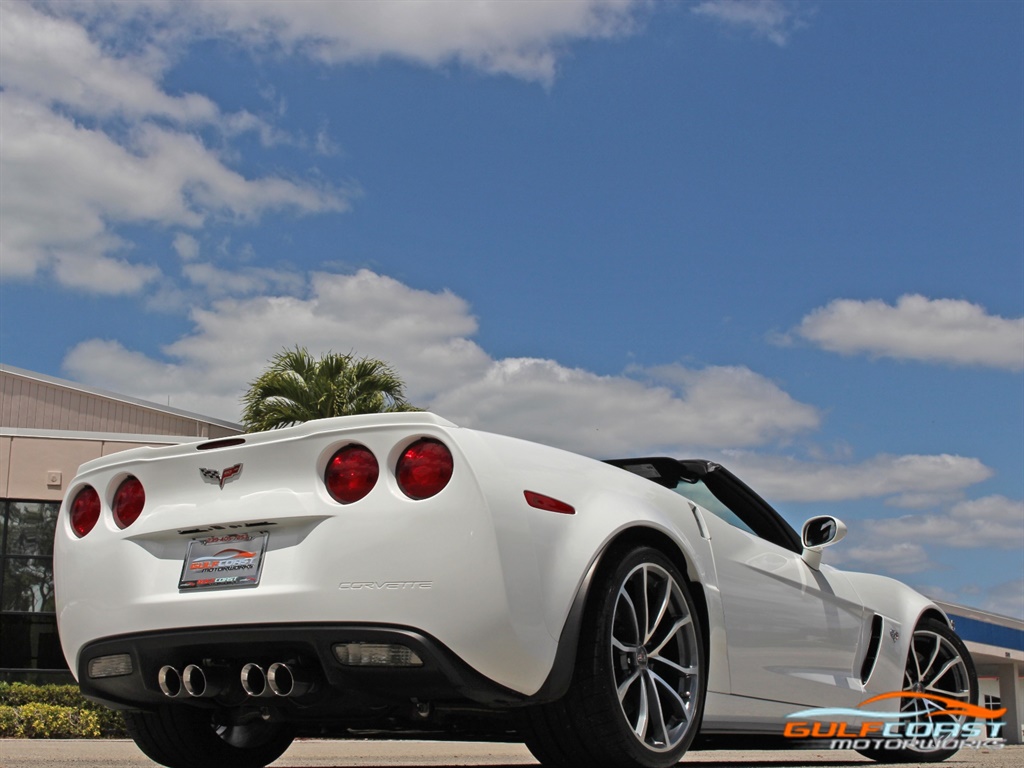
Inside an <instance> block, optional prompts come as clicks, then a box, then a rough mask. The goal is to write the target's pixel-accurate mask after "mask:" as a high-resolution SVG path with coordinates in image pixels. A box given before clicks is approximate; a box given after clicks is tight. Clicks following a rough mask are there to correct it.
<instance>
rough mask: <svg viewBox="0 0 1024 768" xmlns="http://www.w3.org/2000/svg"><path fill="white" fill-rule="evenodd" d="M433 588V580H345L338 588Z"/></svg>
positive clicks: (354, 589) (348, 589)
mask: <svg viewBox="0 0 1024 768" xmlns="http://www.w3.org/2000/svg"><path fill="white" fill-rule="evenodd" d="M433 588H434V582H432V581H343V582H341V583H340V584H339V585H338V589H342V590H346V591H350V592H354V591H358V590H368V591H373V592H380V591H384V590H388V591H394V590H413V589H433Z"/></svg>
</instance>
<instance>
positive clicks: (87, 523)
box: [71, 485, 100, 538]
mask: <svg viewBox="0 0 1024 768" xmlns="http://www.w3.org/2000/svg"><path fill="white" fill-rule="evenodd" d="M99 519H100V495H99V494H98V493H96V489H95V488H93V487H92V486H91V485H87V486H85V487H84V488H83V489H82V490H80V491H79V492H78V493H77V494H75V500H74V501H72V502H71V529H72V530H73V531H74V532H75V535H76V536H78V538H82V537H83V536H85V534H87V533H88V532H89V531H91V530H92V529H93V527H94V526H95V525H96V521H97V520H99Z"/></svg>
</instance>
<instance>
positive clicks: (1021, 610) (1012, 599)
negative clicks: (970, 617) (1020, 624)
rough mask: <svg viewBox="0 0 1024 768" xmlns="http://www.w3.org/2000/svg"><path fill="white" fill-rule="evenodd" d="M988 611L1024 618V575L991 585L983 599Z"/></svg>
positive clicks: (983, 604)
mask: <svg viewBox="0 0 1024 768" xmlns="http://www.w3.org/2000/svg"><path fill="white" fill-rule="evenodd" d="M981 607H982V608H984V609H985V610H986V611H992V612H993V613H999V614H1002V615H1003V616H1013V617H1014V618H1018V619H1024V577H1021V578H1016V579H1011V580H1010V581H1004V582H1002V583H1001V584H996V585H995V586H992V587H989V588H988V589H987V590H985V594H984V596H983V599H982V601H981Z"/></svg>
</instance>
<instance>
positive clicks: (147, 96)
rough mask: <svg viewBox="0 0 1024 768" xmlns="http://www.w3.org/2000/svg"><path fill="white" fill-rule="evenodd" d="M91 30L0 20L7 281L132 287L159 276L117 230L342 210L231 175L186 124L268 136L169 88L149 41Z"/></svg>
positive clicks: (1, 222) (337, 203) (335, 197)
mask: <svg viewBox="0 0 1024 768" xmlns="http://www.w3.org/2000/svg"><path fill="white" fill-rule="evenodd" d="M124 5H127V4H124ZM99 7H100V6H99V5H98V4H81V5H79V4H57V5H55V6H51V9H54V10H57V11H69V12H78V11H82V12H83V13H87V12H89V11H90V10H95V9H97V8H99ZM154 7H157V6H154ZM168 9H169V7H168ZM141 10H142V6H140V12H141ZM99 15H102V14H99ZM97 28H98V29H102V30H106V29H110V28H113V29H115V30H118V33H119V34H123V33H124V30H120V29H119V28H118V26H117V25H116V24H113V25H109V26H105V25H104V24H97ZM90 34H95V35H100V32H95V31H94V32H93V33H90V32H89V31H87V29H86V28H85V27H84V26H82V25H80V24H79V23H77V22H76V21H74V20H72V19H70V18H61V17H59V16H57V15H55V14H54V15H50V14H47V13H43V12H41V11H39V10H36V9H35V8H34V7H33V6H31V5H29V4H27V3H5V4H4V10H3V13H0V87H2V91H0V125H2V130H3V146H2V152H0V250H2V252H3V264H2V275H0V276H2V278H3V279H5V280H7V279H31V278H33V277H35V276H36V275H38V274H39V273H41V272H46V273H50V274H52V276H53V277H54V278H56V280H57V282H59V283H60V284H62V285H65V286H69V287H74V288H78V289H82V290H86V291H89V292H95V293H102V294H118V293H131V292H137V291H139V290H140V289H142V287H143V286H145V285H147V284H149V283H152V282H153V281H154V280H156V279H157V278H158V277H159V275H160V269H159V267H158V266H157V265H156V264H153V263H151V261H150V263H139V261H140V259H139V257H138V256H137V255H136V254H135V253H134V252H133V250H132V248H131V244H130V243H128V242H125V241H124V240H123V239H122V237H121V236H120V235H119V234H118V229H119V227H120V226H121V225H141V226H147V225H157V226H177V227H185V228H189V229H194V228H197V227H200V226H202V225H203V224H204V222H205V221H207V220H208V219H209V218H210V217H211V216H218V217H229V218H231V219H234V220H236V221H237V220H246V221H251V220H254V219H256V218H258V217H260V216H261V215H263V214H265V213H266V212H268V211H280V210H288V211H292V212H298V213H316V212H325V211H341V210H345V208H346V207H347V203H346V199H345V198H346V193H345V192H343V191H341V190H338V189H335V188H329V187H326V186H323V185H318V184H312V183H309V182H301V181H293V180H289V179H284V178H279V177H274V176H269V177H264V178H247V177H246V176H245V175H243V174H242V173H239V172H238V171H236V170H234V169H232V168H230V167H229V166H228V164H227V162H226V161H225V160H224V159H223V158H222V157H221V156H220V155H219V154H218V153H216V152H214V151H212V150H211V149H209V148H208V147H207V146H205V145H204V143H203V141H202V140H201V139H200V138H199V135H198V134H196V133H194V132H192V131H191V130H190V128H191V127H193V126H196V125H201V126H202V125H207V126H213V127H215V128H218V129H220V130H221V131H223V132H224V133H225V134H229V135H234V134H236V133H238V132H240V131H243V130H255V131H259V132H260V135H261V136H263V137H264V139H265V140H266V139H267V136H268V134H269V133H270V132H272V129H270V128H269V127H267V126H265V125H264V124H263V123H262V122H261V121H260V120H258V119H256V118H254V117H253V116H252V115H248V114H246V113H238V114H234V115H223V114H221V113H220V111H219V109H218V108H217V106H216V105H215V104H214V103H213V102H211V101H210V100H209V99H207V98H206V97H203V96H200V95H197V94H183V95H179V96H172V95H169V94H168V93H166V92H165V91H164V90H163V89H162V87H161V84H160V77H161V76H162V74H163V68H164V67H166V66H167V57H166V56H165V55H164V54H163V53H162V52H161V51H159V50H158V49H156V48H155V47H153V46H152V45H149V46H145V45H144V46H142V49H143V50H142V52H141V53H135V54H127V53H123V52H118V51H117V46H114V45H106V46H105V45H103V44H101V42H99V41H98V40H97V39H94V38H93V37H91V36H90Z"/></svg>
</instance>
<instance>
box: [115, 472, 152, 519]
mask: <svg viewBox="0 0 1024 768" xmlns="http://www.w3.org/2000/svg"><path fill="white" fill-rule="evenodd" d="M145 505H146V491H145V490H144V489H143V487H142V483H140V482H139V479H138V478H137V477H127V478H125V480H124V482H122V483H121V485H119V486H118V487H117V493H115V494H114V520H115V521H116V522H117V524H118V525H119V526H120V527H121V528H127V527H128V526H129V525H131V524H132V523H134V522H135V521H136V520H138V519H139V515H141V514H142V508H143V507H144V506H145Z"/></svg>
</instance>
